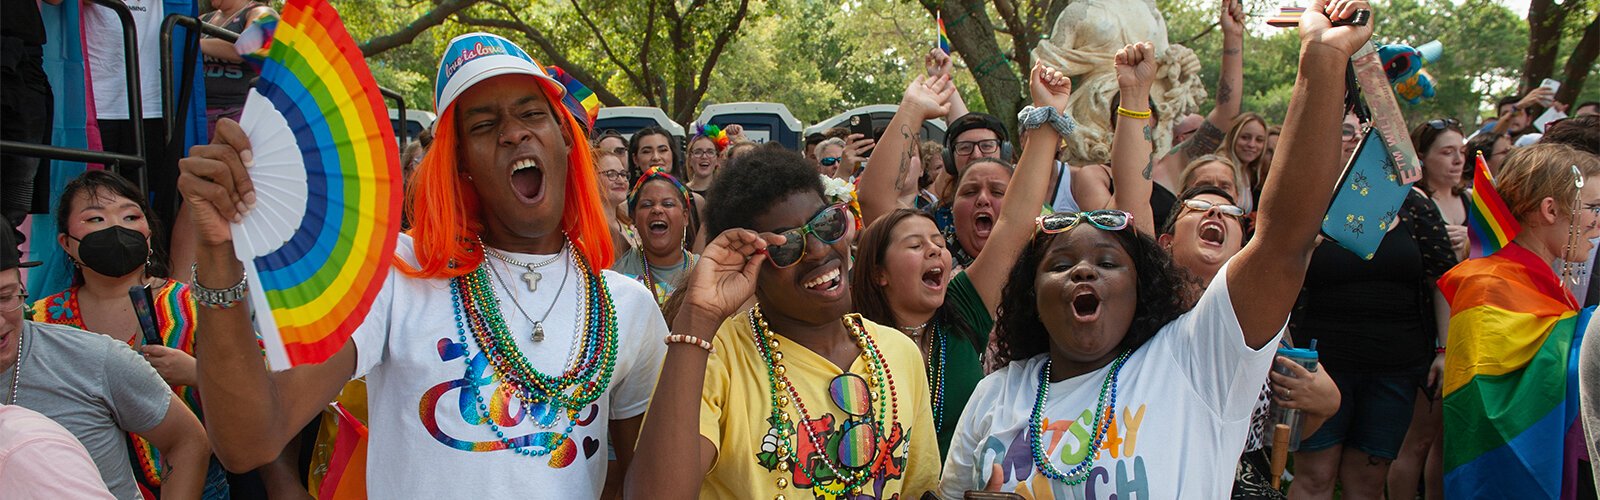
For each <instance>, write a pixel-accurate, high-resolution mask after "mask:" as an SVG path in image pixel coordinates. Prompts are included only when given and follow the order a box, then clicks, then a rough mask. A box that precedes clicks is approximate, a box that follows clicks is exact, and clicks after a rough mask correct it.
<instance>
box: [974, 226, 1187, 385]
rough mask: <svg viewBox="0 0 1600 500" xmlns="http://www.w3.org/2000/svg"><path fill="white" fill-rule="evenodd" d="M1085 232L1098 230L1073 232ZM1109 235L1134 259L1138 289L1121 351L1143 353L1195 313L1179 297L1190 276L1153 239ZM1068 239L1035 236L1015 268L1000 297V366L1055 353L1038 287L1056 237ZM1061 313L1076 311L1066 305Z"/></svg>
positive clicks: (1124, 233) (1120, 233)
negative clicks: (1041, 312)
mask: <svg viewBox="0 0 1600 500" xmlns="http://www.w3.org/2000/svg"><path fill="white" fill-rule="evenodd" d="M1081 229H1093V228H1085V227H1080V228H1078V229H1074V230H1081ZM1108 232H1109V233H1111V235H1112V237H1113V239H1115V240H1116V241H1117V243H1118V244H1119V245H1121V246H1122V249H1123V250H1124V251H1126V252H1128V256H1129V257H1131V258H1132V259H1133V270H1134V273H1135V274H1136V275H1137V283H1138V284H1137V285H1135V286H1136V287H1137V290H1138V291H1137V298H1136V299H1135V300H1136V301H1137V302H1138V304H1136V305H1135V307H1134V310H1133V323H1131V324H1129V325H1128V332H1127V335H1125V336H1123V338H1122V342H1120V343H1119V344H1117V350H1119V351H1120V350H1128V349H1138V348H1139V347H1140V346H1143V345H1144V343H1145V342H1148V341H1150V339H1151V338H1153V337H1155V335H1156V332H1159V331H1161V327H1163V326H1166V325H1167V323H1171V322H1172V320H1174V319H1177V318H1178V316H1181V315H1183V313H1185V312H1188V310H1189V309H1190V308H1191V307H1193V306H1192V305H1191V304H1190V303H1189V301H1188V299H1187V298H1185V295H1186V294H1183V293H1174V291H1176V290H1183V289H1184V287H1186V286H1188V283H1189V277H1188V276H1189V275H1188V273H1187V272H1186V271H1183V270H1182V269H1179V268H1177V267H1176V266H1174V265H1173V263H1172V256H1170V255H1168V254H1167V251H1166V250H1164V249H1162V248H1161V246H1160V245H1159V244H1157V243H1156V240H1155V239H1153V238H1151V237H1150V236H1148V235H1145V234H1143V233H1140V232H1138V231H1136V230H1134V229H1133V228H1132V227H1129V228H1126V229H1123V230H1121V231H1108ZM1064 234H1067V233H1058V234H1038V235H1036V236H1035V237H1034V238H1033V241H1032V242H1030V243H1029V244H1028V247H1027V248H1026V249H1025V250H1023V252H1022V257H1021V258H1020V259H1018V260H1017V264H1016V266H1013V267H1012V268H1011V276H1010V278H1009V279H1008V280H1007V281H1006V287H1005V290H1004V291H1003V292H1002V293H1001V295H1000V307H999V308H998V309H999V310H998V311H997V312H998V317H997V318H996V319H995V328H994V334H995V338H996V342H997V344H998V348H999V349H998V351H999V352H998V354H997V356H996V359H997V360H998V361H999V364H1002V365H1003V364H1006V363H1010V362H1012V361H1016V360H1022V359H1028V358H1031V357H1034V356H1036V355H1039V354H1041V353H1045V352H1049V351H1050V334H1049V333H1048V332H1047V331H1046V330H1045V327H1044V323H1043V322H1041V321H1040V320H1039V305H1038V302H1037V298H1036V292H1035V291H1034V286H1035V282H1036V281H1037V280H1038V275H1039V272H1038V270H1039V263H1040V261H1042V260H1044V255H1045V252H1047V251H1048V250H1049V249H1050V244H1051V243H1053V242H1055V240H1056V238H1057V237H1060V236H1061V235H1064ZM1062 307H1071V306H1070V305H1065V304H1064V305H1062Z"/></svg>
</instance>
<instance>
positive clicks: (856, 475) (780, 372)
mask: <svg viewBox="0 0 1600 500" xmlns="http://www.w3.org/2000/svg"><path fill="white" fill-rule="evenodd" d="M841 320H842V321H843V322H844V325H845V329H846V330H847V331H849V332H850V336H851V337H853V338H854V339H855V341H856V344H857V345H859V346H860V347H861V353H862V354H863V355H865V356H866V357H867V361H868V364H869V365H870V366H871V370H872V372H871V373H870V374H868V375H870V376H871V378H868V379H866V381H865V384H866V385H867V386H868V389H869V391H868V393H867V394H866V395H865V396H866V397H868V398H870V399H871V401H870V402H869V403H868V404H867V405H863V406H869V407H870V406H876V409H875V410H871V409H857V410H856V411H852V410H851V409H847V408H843V407H841V408H840V409H841V410H845V412H846V413H848V414H851V415H853V416H865V415H862V414H859V413H857V412H859V411H863V410H864V411H867V412H871V413H872V416H873V417H876V418H875V419H873V420H874V421H873V422H871V424H870V425H874V426H876V429H875V430H876V432H875V433H874V434H873V435H874V436H887V435H888V434H887V432H889V431H890V429H892V428H893V427H892V426H894V425H897V424H898V421H899V417H900V403H899V398H898V396H899V395H898V394H897V393H896V391H895V387H894V374H893V373H890V372H889V364H888V362H887V361H885V360H884V359H883V353H882V351H880V350H879V349H878V345H877V343H876V342H874V341H873V340H872V337H871V336H869V335H867V332H866V328H865V327H863V326H862V324H861V316H860V315H859V314H848V315H845V316H844V317H843V318H841ZM750 329H751V330H752V331H754V332H755V344H756V350H757V351H760V353H761V359H762V360H764V361H766V365H767V380H768V382H769V384H770V386H771V387H772V391H771V402H772V415H771V417H769V418H768V419H767V421H768V422H771V423H772V425H773V426H774V427H775V429H776V430H777V434H778V439H779V443H780V444H779V445H778V457H779V458H778V460H779V463H778V469H779V470H780V471H788V470H789V468H790V467H798V468H799V469H800V471H801V473H803V474H805V476H806V479H808V480H810V482H811V489H812V492H813V494H815V493H817V492H821V493H823V494H824V495H827V496H841V495H843V494H845V493H848V492H852V491H857V490H858V489H859V488H860V487H861V485H863V484H865V483H866V482H867V481H868V480H870V479H872V470H871V467H870V465H871V463H870V461H869V462H868V463H855V464H851V463H846V462H845V460H846V459H845V458H843V457H833V458H830V457H829V456H828V455H829V454H828V453H827V450H826V449H825V448H824V445H826V444H827V443H828V442H829V441H824V440H823V439H820V438H818V437H817V435H816V431H814V430H813V429H812V428H811V426H810V425H807V423H808V422H810V421H811V420H812V419H811V417H810V412H808V411H806V404H805V401H802V400H801V399H800V392H799V391H797V390H795V387H794V383H793V382H791V381H790V380H789V378H788V376H787V375H786V372H787V370H786V369H785V368H784V366H783V352H781V351H779V350H778V348H779V347H780V344H779V342H778V339H777V338H776V337H774V336H773V334H772V330H771V329H770V328H769V327H768V326H767V320H766V318H765V317H764V316H762V314H761V306H760V305H759V304H758V305H756V306H755V307H754V308H751V309H750ZM850 378H855V379H857V380H859V379H860V378H861V377H860V376H859V375H856V374H853V373H848V372H846V373H844V374H843V375H840V376H838V377H835V378H834V380H833V382H831V383H830V384H829V388H830V391H831V392H834V393H835V399H838V393H839V392H842V389H841V387H842V386H845V385H849V383H850V382H852V381H851V380H849V379H850ZM858 383H859V382H858ZM884 388H888V394H887V395H886V394H884ZM886 396H887V397H886ZM791 400H792V401H794V404H795V408H796V410H797V411H796V413H797V414H798V416H799V417H800V423H801V426H802V427H804V428H805V432H806V437H807V438H808V439H810V444H811V446H812V448H813V449H815V450H817V453H818V454H819V455H821V456H820V457H818V458H819V460H817V461H818V462H821V463H822V466H823V467H824V468H826V469H827V470H828V472H830V473H831V474H832V479H833V481H834V484H835V486H832V487H829V486H825V485H823V484H822V482H821V481H819V480H818V479H817V477H816V476H815V475H813V474H812V472H811V469H810V468H809V467H808V465H810V464H809V463H801V462H800V460H799V457H798V456H797V454H798V447H797V446H795V428H794V426H795V424H794V421H793V419H792V417H790V416H789V412H787V411H785V408H787V407H788V406H789V401H791ZM886 417H887V418H886ZM908 453H909V447H908ZM836 455H837V453H836ZM777 484H778V487H779V488H787V487H788V485H789V482H788V479H787V478H784V477H779V478H778V483H777ZM818 496H823V495H818Z"/></svg>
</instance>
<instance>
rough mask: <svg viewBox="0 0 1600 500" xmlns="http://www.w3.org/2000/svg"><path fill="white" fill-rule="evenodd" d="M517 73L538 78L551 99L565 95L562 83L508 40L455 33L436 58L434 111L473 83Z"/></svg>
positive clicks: (491, 36)
mask: <svg viewBox="0 0 1600 500" xmlns="http://www.w3.org/2000/svg"><path fill="white" fill-rule="evenodd" d="M519 74H520V75H528V76H532V77H534V78H535V79H537V80H539V83H540V84H541V85H544V87H545V91H546V92H548V93H549V94H550V96H551V97H552V98H553V99H554V100H559V99H560V98H561V97H562V96H563V95H565V94H566V88H565V87H563V86H562V85H561V82H558V81H556V79H555V78H554V77H552V76H550V74H549V73H546V72H545V70H544V68H543V67H542V66H540V65H539V63H538V62H537V61H534V60H533V58H532V57H531V56H529V55H528V53H527V52H525V51H523V50H522V48H521V47H518V46H517V45H516V44H514V43H511V41H510V40H506V39H505V38H502V37H500V36H496V35H492V34H489V33H468V34H465V35H461V36H458V37H456V38H455V39H453V40H451V41H450V44H449V46H448V47H447V48H446V49H445V52H444V54H443V55H442V56H441V57H440V59H439V72H438V75H437V81H436V85H438V90H437V93H436V94H435V96H434V112H435V113H440V114H443V113H444V112H445V110H447V109H449V108H450V104H451V103H453V102H455V100H456V98H458V97H461V94H463V93H465V92H466V90H467V89H469V88H472V86H473V85H477V84H478V83H480V82H483V81H485V80H488V79H490V78H494V77H497V76H504V75H519Z"/></svg>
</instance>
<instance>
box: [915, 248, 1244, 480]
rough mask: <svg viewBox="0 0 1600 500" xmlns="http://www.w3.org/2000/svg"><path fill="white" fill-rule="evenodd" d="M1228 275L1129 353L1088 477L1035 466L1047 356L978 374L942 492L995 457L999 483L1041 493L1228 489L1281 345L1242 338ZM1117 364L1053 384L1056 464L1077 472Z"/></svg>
mask: <svg viewBox="0 0 1600 500" xmlns="http://www.w3.org/2000/svg"><path fill="white" fill-rule="evenodd" d="M1227 275H1228V273H1227V266H1226V265H1224V267H1223V269H1222V270H1220V271H1219V272H1218V273H1217V276H1216V278H1215V279H1213V280H1212V283H1211V286H1210V288H1209V289H1207V290H1206V292H1205V294H1204V295H1202V296H1201V298H1200V300H1199V302H1198V303H1197V304H1196V305H1195V307H1194V309H1193V310H1191V311H1189V312H1188V313H1185V314H1184V315H1182V316H1180V317H1179V318H1178V319H1176V320H1173V321H1172V322H1171V323H1169V324H1167V325H1166V326H1164V327H1162V328H1161V330H1160V332H1159V333H1157V334H1156V335H1155V337H1154V338H1152V339H1150V341H1148V342H1146V343H1145V344H1144V346H1142V347H1140V348H1139V349H1138V350H1136V351H1134V353H1133V354H1132V355H1130V356H1129V357H1128V360H1127V362H1126V363H1125V365H1124V366H1123V367H1122V372H1121V374H1120V375H1119V377H1118V382H1117V392H1116V394H1117V396H1116V412H1115V418H1114V419H1113V420H1112V424H1111V427H1110V429H1109V432H1108V433H1107V435H1106V437H1105V438H1104V439H1103V440H1102V442H1101V443H1100V449H1099V450H1097V452H1098V455H1097V456H1096V459H1095V462H1094V464H1093V467H1092V468H1091V469H1090V472H1089V478H1088V480H1087V481H1084V482H1083V483H1080V484H1078V485H1075V486H1067V485H1066V484H1064V483H1062V482H1059V481H1055V480H1052V479H1050V478H1049V477H1047V476H1045V475H1044V474H1042V473H1040V472H1039V471H1038V470H1037V469H1036V468H1035V466H1034V461H1033V453H1032V451H1031V447H1030V445H1029V440H1028V425H1029V417H1030V415H1031V414H1032V410H1033V406H1034V401H1035V399H1036V397H1037V395H1038V388H1039V370H1040V369H1041V368H1042V367H1043V366H1044V364H1045V361H1046V360H1047V359H1048V356H1049V355H1048V354H1040V355H1038V356H1034V357H1032V358H1029V359H1025V360H1018V361H1013V362H1012V363H1011V364H1009V365H1007V366H1006V367H1004V368H1001V369H1000V370H999V371H996V372H994V373H992V374H990V375H989V376H988V377H985V378H984V379H983V381H981V382H979V383H978V388H977V389H976V390H975V391H974V392H973V393H972V399H970V400H968V402H967V411H966V412H965V413H964V414H962V416H961V421H960V423H959V424H958V425H957V427H956V432H955V438H954V440H953V442H952V443H951V445H950V452H949V455H948V456H947V457H946V461H945V465H944V477H943V481H942V482H941V483H940V485H939V489H940V492H941V493H942V496H943V498H947V499H948V498H961V497H962V496H963V493H964V492H965V491H967V490H979V489H983V487H984V485H985V484H987V483H988V480H989V478H990V475H991V474H992V471H993V468H994V465H999V466H1000V473H1001V474H1004V486H1003V487H1002V488H1001V490H1002V491H1007V492H1016V493H1019V494H1022V495H1023V496H1024V497H1027V498H1031V499H1035V500H1048V499H1067V498H1073V499H1109V498H1118V499H1127V498H1138V499H1153V498H1161V499H1177V498H1200V499H1215V498H1227V497H1228V495H1229V491H1230V490H1231V488H1232V485H1233V477H1234V467H1235V465H1237V464H1238V461H1239V454H1240V453H1241V452H1242V451H1243V448H1244V444H1245V436H1246V435H1247V434H1248V433H1249V430H1250V429H1249V426H1250V413H1251V409H1252V408H1253V407H1254V405H1255V402H1256V396H1257V395H1258V394H1260V392H1261V380H1262V379H1263V378H1265V377H1266V374H1267V369H1268V367H1269V366H1270V365H1271V362H1272V355H1273V353H1274V350H1273V349H1272V348H1271V346H1272V345H1273V344H1272V343H1269V344H1267V347H1264V348H1262V349H1251V348H1250V347H1249V346H1246V345H1245V343H1244V333H1243V331H1242V330H1241V328H1240V326H1239V320H1238V317H1237V316H1236V315H1235V314H1234V309H1233V302H1232V300H1231V298H1230V297H1229V294H1228V287H1227V278H1226V277H1227ZM1110 370H1111V365H1110V364H1107V365H1106V366H1104V367H1101V368H1100V369H1098V370H1095V371H1093V372H1089V373H1085V374H1082V375H1078V376H1076V377H1072V378H1069V379H1066V380H1063V381H1060V382H1055V383H1052V384H1050V394H1049V400H1048V401H1047V402H1046V404H1045V410H1044V412H1043V419H1042V420H1043V422H1044V428H1045V430H1044V432H1043V433H1041V436H1042V439H1041V442H1042V444H1043V448H1044V450H1045V455H1046V456H1047V457H1049V460H1050V463H1051V464H1053V465H1054V467H1055V468H1056V470H1059V471H1062V472H1066V471H1068V470H1071V469H1072V468H1073V466H1075V465H1077V464H1078V463H1079V462H1080V461H1081V460H1082V459H1083V457H1084V456H1085V454H1086V453H1087V450H1085V448H1087V445H1088V444H1089V442H1090V440H1091V436H1092V435H1093V433H1094V425H1093V422H1094V413H1095V408H1096V405H1097V403H1098V400H1099V396H1100V387H1101V384H1102V382H1103V381H1104V380H1105V377H1106V374H1107V373H1108V372H1109V371H1110ZM977 408H982V409H983V411H974V409H977Z"/></svg>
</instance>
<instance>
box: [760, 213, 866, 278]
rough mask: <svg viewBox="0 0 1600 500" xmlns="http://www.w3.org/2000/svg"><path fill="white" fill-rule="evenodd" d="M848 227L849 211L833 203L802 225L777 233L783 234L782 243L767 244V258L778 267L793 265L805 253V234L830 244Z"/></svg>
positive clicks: (847, 230)
mask: <svg viewBox="0 0 1600 500" xmlns="http://www.w3.org/2000/svg"><path fill="white" fill-rule="evenodd" d="M849 229H850V212H849V211H847V210H845V207H844V205H833V206H829V207H827V208H823V209H822V211H820V212H817V215H814V216H811V220H809V221H806V224H805V225H804V226H800V227H797V228H794V229H790V230H788V231H784V232H781V233H778V234H780V235H782V236H783V238H784V239H783V244H781V245H768V246H767V260H770V261H772V265H773V267H777V268H779V269H782V268H785V267H789V266H792V265H795V263H797V262H800V259H801V258H804V257H805V255H806V235H807V234H809V235H811V236H815V237H816V238H817V240H818V241H821V242H823V243H824V244H828V245H832V244H834V243H837V242H838V241H839V238H843V237H844V235H845V233H846V232H849Z"/></svg>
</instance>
